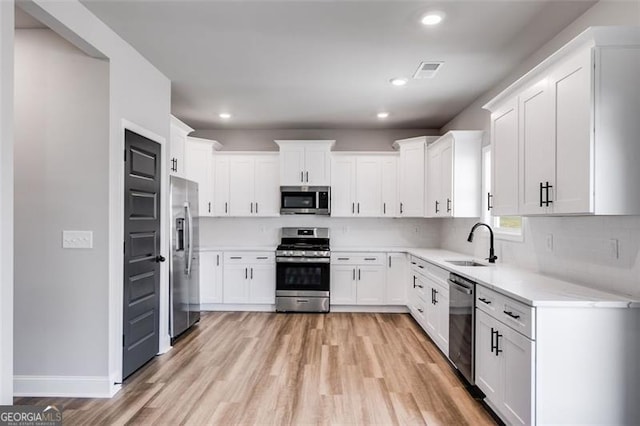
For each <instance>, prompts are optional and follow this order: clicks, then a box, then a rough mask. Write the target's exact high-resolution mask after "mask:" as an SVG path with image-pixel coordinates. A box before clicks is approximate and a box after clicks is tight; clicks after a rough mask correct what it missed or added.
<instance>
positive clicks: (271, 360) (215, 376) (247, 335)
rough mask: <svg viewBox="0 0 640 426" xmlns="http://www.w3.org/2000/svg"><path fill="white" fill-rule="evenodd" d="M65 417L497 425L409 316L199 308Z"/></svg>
mask: <svg viewBox="0 0 640 426" xmlns="http://www.w3.org/2000/svg"><path fill="white" fill-rule="evenodd" d="M15 403H16V404H20V405H22V404H38V405H40V404H59V405H62V406H63V407H64V412H63V415H64V424H65V425H75V424H78V425H86V424H92V425H93V424H141V425H142V424H149V425H151V424H154V425H155V424H167V425H169V424H171V425H178V424H187V425H204V424H220V425H230V424H273V425H289V424H294V425H300V424H399V425H405V424H429V425H441V424H442V425H445V424H448V425H453V424H455V425H463V424H471V425H482V424H495V423H494V421H493V419H492V418H491V417H490V416H489V414H488V413H487V412H486V411H485V409H484V408H483V407H482V405H481V404H480V403H478V402H477V401H476V400H474V399H473V398H472V397H471V396H470V395H469V393H468V392H467V391H466V390H465V389H464V387H463V384H462V382H461V381H460V380H459V379H458V377H457V376H456V374H455V372H454V370H453V368H452V367H451V366H450V365H449V364H448V362H447V361H446V360H445V358H444V357H443V356H442V355H441V354H440V352H439V351H438V350H437V349H436V347H435V346H434V344H433V343H432V342H431V340H430V339H429V338H428V337H427V336H426V334H425V333H424V332H423V331H422V330H421V329H420V327H419V326H418V325H417V324H416V323H415V322H414V321H413V319H412V318H411V317H410V316H409V315H407V314H363V313H330V314H325V315H322V314H320V315H316V314H276V313H256V312H251V313H249V312H225V313H205V314H203V316H202V320H201V322H200V324H199V325H198V326H197V327H195V329H194V330H193V331H192V332H190V333H189V334H188V335H186V336H185V337H184V338H182V339H181V340H179V341H178V342H177V344H176V346H175V347H174V348H173V349H172V350H171V351H169V352H168V353H167V354H165V355H163V356H160V357H156V358H155V359H154V360H153V361H151V362H150V363H148V364H147V365H146V366H145V367H143V368H142V369H141V370H139V371H138V372H137V373H135V374H134V375H133V376H132V377H130V378H129V379H128V380H127V381H126V382H125V384H124V385H123V387H122V390H121V391H120V392H119V393H118V394H117V395H116V396H115V397H114V398H112V399H80V398H75V399H72V398H16V400H15Z"/></svg>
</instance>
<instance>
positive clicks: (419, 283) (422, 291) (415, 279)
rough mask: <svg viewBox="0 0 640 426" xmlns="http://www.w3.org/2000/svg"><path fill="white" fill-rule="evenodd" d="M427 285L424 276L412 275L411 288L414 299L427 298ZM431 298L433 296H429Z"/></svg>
mask: <svg viewBox="0 0 640 426" xmlns="http://www.w3.org/2000/svg"><path fill="white" fill-rule="evenodd" d="M427 287H428V286H427V283H426V280H425V279H424V278H423V277H422V276H420V275H417V274H413V276H412V277H411V289H412V294H413V298H414V299H415V298H416V297H419V298H421V299H422V300H427V291H428V290H427ZM429 300H431V298H429Z"/></svg>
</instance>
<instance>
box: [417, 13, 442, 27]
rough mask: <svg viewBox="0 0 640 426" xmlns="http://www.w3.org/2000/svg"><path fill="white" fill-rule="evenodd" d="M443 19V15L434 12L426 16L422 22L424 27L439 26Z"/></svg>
mask: <svg viewBox="0 0 640 426" xmlns="http://www.w3.org/2000/svg"><path fill="white" fill-rule="evenodd" d="M443 18H444V16H443V14H442V13H436V12H432V13H427V14H426V15H424V16H423V17H422V20H421V21H420V22H422V25H438V24H439V23H440V22H442V19H443Z"/></svg>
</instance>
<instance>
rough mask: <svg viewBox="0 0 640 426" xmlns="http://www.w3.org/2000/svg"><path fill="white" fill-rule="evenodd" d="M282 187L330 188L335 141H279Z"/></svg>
mask: <svg viewBox="0 0 640 426" xmlns="http://www.w3.org/2000/svg"><path fill="white" fill-rule="evenodd" d="M275 142H276V143H277V144H278V146H279V147H280V186H301V185H302V186H329V185H330V184H331V183H330V182H331V147H332V146H333V145H334V144H335V141H333V140H316V141H311V140H277V141H275Z"/></svg>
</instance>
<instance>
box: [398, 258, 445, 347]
mask: <svg viewBox="0 0 640 426" xmlns="http://www.w3.org/2000/svg"><path fill="white" fill-rule="evenodd" d="M410 262H411V268H410V269H409V275H410V277H409V278H410V280H409V289H410V290H409V297H408V305H409V310H410V312H411V314H412V316H413V317H414V319H415V320H416V321H417V322H418V323H419V324H420V326H421V327H422V328H423V329H424V331H426V332H427V334H428V335H429V337H431V340H433V342H434V343H435V344H436V345H437V346H438V348H440V350H441V351H442V353H444V354H445V355H446V356H449V285H448V283H447V281H446V279H447V278H446V277H447V276H448V275H449V272H448V271H446V270H444V269H442V268H439V267H437V266H434V265H431V264H430V263H428V262H426V261H424V260H422V259H418V258H416V257H413V256H412V257H411V259H410Z"/></svg>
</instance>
